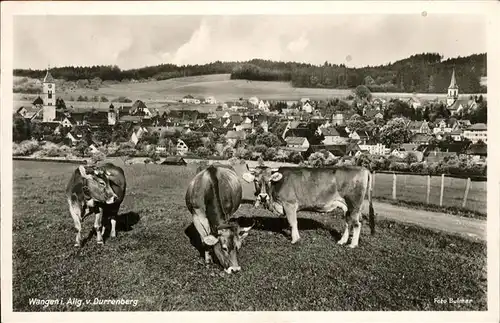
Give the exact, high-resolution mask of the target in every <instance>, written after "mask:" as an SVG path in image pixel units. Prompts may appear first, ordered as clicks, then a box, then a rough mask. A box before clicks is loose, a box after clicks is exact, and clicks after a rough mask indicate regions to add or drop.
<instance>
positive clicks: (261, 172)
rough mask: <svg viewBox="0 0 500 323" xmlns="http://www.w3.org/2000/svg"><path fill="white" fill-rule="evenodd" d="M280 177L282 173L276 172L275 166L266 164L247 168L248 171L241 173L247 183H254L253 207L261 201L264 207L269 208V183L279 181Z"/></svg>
mask: <svg viewBox="0 0 500 323" xmlns="http://www.w3.org/2000/svg"><path fill="white" fill-rule="evenodd" d="M247 168H248V166H247ZM282 177H283V174H281V173H280V172H278V169H277V168H270V167H267V166H258V167H257V168H248V172H246V173H244V174H243V179H244V180H245V181H246V182H248V183H252V182H253V183H254V185H255V196H256V199H255V207H258V206H259V205H260V204H261V203H262V204H264V206H265V207H266V208H269V206H270V203H271V196H272V194H271V193H272V192H271V189H272V187H271V184H272V183H273V182H279V181H280V180H281V178H282Z"/></svg>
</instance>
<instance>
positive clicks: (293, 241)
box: [292, 239, 300, 244]
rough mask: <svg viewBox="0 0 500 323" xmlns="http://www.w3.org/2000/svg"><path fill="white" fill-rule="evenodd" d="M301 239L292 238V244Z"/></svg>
mask: <svg viewBox="0 0 500 323" xmlns="http://www.w3.org/2000/svg"><path fill="white" fill-rule="evenodd" d="M299 240H300V239H295V240H292V244H296V243H297V242H299Z"/></svg>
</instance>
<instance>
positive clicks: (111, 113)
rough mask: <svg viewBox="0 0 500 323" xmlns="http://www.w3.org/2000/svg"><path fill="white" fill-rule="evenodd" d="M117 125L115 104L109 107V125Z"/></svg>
mask: <svg viewBox="0 0 500 323" xmlns="http://www.w3.org/2000/svg"><path fill="white" fill-rule="evenodd" d="M115 124H116V111H115V107H114V106H113V103H111V104H110V105H109V110H108V125H111V126H112V125H115Z"/></svg>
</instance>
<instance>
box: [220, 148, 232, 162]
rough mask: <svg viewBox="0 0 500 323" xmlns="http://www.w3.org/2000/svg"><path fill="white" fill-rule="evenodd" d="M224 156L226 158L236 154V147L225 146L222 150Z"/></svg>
mask: <svg viewBox="0 0 500 323" xmlns="http://www.w3.org/2000/svg"><path fill="white" fill-rule="evenodd" d="M222 156H224V158H226V159H229V158H231V157H233V156H234V149H233V148H232V147H230V146H226V147H224V150H223V151H222Z"/></svg>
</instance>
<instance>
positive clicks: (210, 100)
mask: <svg viewBox="0 0 500 323" xmlns="http://www.w3.org/2000/svg"><path fill="white" fill-rule="evenodd" d="M205 103H207V104H217V100H215V98H214V97H213V96H209V97H207V98H205Z"/></svg>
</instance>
